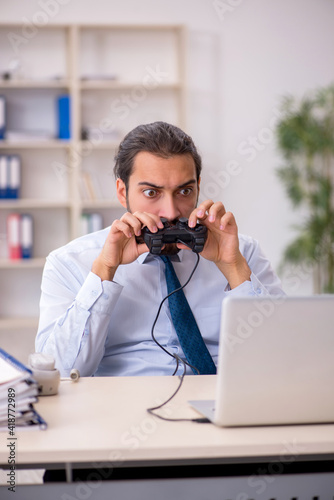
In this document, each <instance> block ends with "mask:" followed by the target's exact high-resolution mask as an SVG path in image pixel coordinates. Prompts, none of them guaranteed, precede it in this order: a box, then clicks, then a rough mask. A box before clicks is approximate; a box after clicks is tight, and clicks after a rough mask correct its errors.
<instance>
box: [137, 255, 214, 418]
mask: <svg viewBox="0 0 334 500" xmlns="http://www.w3.org/2000/svg"><path fill="white" fill-rule="evenodd" d="M196 257H197V261H196V263H195V266H194V268H193V270H192V271H191V273H190V276H189V278H188V279H187V281H186V282H185V284H184V285H182V286H180V287H179V288H176V289H175V290H173V291H172V292H170V293H169V294H168V295H166V297H164V298H163V299H162V301H161V302H160V305H159V308H158V312H157V314H156V317H155V319H154V322H153V325H152V328H151V337H152V339H153V341H154V342H155V343H156V344H157V345H158V346H159V347H160V349H162V350H163V351H164V352H165V353H166V354H168V355H169V356H171V357H172V358H174V359H175V360H176V368H175V370H174V373H173V375H172V376H174V375H175V374H176V373H177V370H178V368H179V366H180V363H181V364H182V365H183V372H182V374H181V375H180V376H179V380H180V382H179V385H178V387H177V388H176V390H175V391H174V393H173V394H172V395H171V396H170V397H169V398H168V399H167V400H166V401H164V402H163V403H161V404H160V405H158V406H153V407H152V408H147V410H146V411H147V412H148V413H150V414H151V415H154V416H155V417H157V418H160V419H161V420H167V421H168V422H197V423H211V422H210V420H208V419H207V418H168V417H163V416H162V415H159V414H157V413H155V411H156V410H159V409H160V408H162V407H163V406H165V405H166V404H167V403H169V402H170V401H171V400H172V399H173V398H174V397H175V396H176V394H177V393H178V392H179V390H180V389H181V386H182V384H183V380H184V377H185V375H186V371H187V366H189V367H190V368H194V370H196V371H197V373H198V374H200V373H199V371H198V370H197V368H196V367H194V366H192V365H191V364H190V363H188V361H185V360H183V359H182V358H180V356H178V355H177V354H173V353H171V352H169V351H168V350H167V349H166V348H165V347H163V346H162V345H161V344H160V343H159V342H158V341H157V339H156V338H155V335H154V328H155V325H156V323H157V321H158V318H159V315H160V312H161V308H162V306H163V304H164V302H165V301H166V300H167V299H168V298H169V297H170V296H171V295H173V294H174V293H176V292H178V291H180V290H182V289H183V288H185V287H186V286H187V285H188V283H189V281H190V280H191V278H192V277H193V275H194V272H195V271H196V269H197V266H198V264H199V259H200V256H199V254H198V253H196Z"/></svg>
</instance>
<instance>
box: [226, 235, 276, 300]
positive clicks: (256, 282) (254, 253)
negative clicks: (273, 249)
mask: <svg viewBox="0 0 334 500" xmlns="http://www.w3.org/2000/svg"><path fill="white" fill-rule="evenodd" d="M240 247H241V253H242V254H243V256H244V257H245V259H246V261H247V264H248V266H249V268H250V270H251V277H250V281H245V282H244V283H241V285H239V286H237V287H236V288H234V289H232V290H231V289H230V287H229V285H228V286H227V287H226V289H225V293H226V294H228V295H229V296H232V295H235V296H253V297H254V296H259V297H261V296H266V295H285V292H284V291H283V288H282V284H281V281H280V279H279V278H278V276H277V275H276V273H275V271H274V270H273V268H272V266H271V264H270V262H269V260H268V259H267V258H266V257H265V255H264V253H263V251H262V249H261V248H260V245H259V243H258V242H257V241H256V240H253V239H252V238H249V237H245V236H242V237H241V243H240Z"/></svg>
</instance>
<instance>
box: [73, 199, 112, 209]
mask: <svg viewBox="0 0 334 500" xmlns="http://www.w3.org/2000/svg"><path fill="white" fill-rule="evenodd" d="M81 208H83V209H88V208H89V209H90V208H97V209H98V208H120V204H119V202H114V201H110V200H83V201H82V202H81Z"/></svg>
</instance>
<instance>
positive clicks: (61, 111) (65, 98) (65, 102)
mask: <svg viewBox="0 0 334 500" xmlns="http://www.w3.org/2000/svg"><path fill="white" fill-rule="evenodd" d="M57 104H58V139H70V138H71V100H70V96H69V95H61V96H59V97H58V102H57Z"/></svg>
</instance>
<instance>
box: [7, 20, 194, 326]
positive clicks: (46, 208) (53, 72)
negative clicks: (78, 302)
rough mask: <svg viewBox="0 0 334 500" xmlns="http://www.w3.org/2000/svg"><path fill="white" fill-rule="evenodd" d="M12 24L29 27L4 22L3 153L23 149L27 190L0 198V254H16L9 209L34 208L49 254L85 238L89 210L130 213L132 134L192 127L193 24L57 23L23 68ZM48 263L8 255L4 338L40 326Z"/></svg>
mask: <svg viewBox="0 0 334 500" xmlns="http://www.w3.org/2000/svg"><path fill="white" fill-rule="evenodd" d="M15 27H16V28H17V30H16V29H15ZM11 28H13V29H15V31H17V33H19V32H21V28H22V26H21V25H20V23H18V24H16V23H13V24H8V23H1V22H0V50H1V54H2V60H3V61H4V65H5V66H4V68H3V72H4V71H5V70H7V71H8V69H11V70H12V71H13V73H12V75H11V76H12V78H11V79H10V80H4V79H3V78H2V75H1V77H0V94H3V95H4V96H5V98H6V113H7V116H8V121H7V139H0V156H5V155H19V156H20V165H21V172H20V174H21V189H20V195H21V197H20V198H19V199H0V255H1V256H2V257H4V256H6V255H8V251H7V223H6V219H7V215H8V214H9V213H11V212H17V213H19V214H20V213H30V214H31V215H32V217H33V225H34V238H33V243H34V255H36V256H43V255H44V256H46V255H48V254H49V253H50V252H51V251H52V250H53V249H55V248H59V247H61V246H63V245H65V244H66V243H67V242H68V241H70V240H73V239H75V238H77V237H78V236H81V232H82V226H83V224H82V217H81V216H82V215H83V214H87V215H89V214H91V213H98V214H100V216H101V217H102V220H103V225H104V227H105V226H107V225H109V224H111V222H112V220H113V219H115V218H118V217H119V216H120V213H123V211H124V209H123V207H122V206H121V205H120V203H119V202H118V200H117V195H116V190H115V183H114V179H113V164H114V156H115V152H116V151H117V150H118V147H119V144H120V142H121V141H122V140H123V137H124V136H125V134H127V133H128V132H130V130H132V129H134V128H135V127H136V126H138V125H140V124H141V123H148V122H154V121H166V122H169V123H174V124H175V125H177V126H179V127H181V128H186V122H185V117H186V109H187V106H186V81H185V75H186V30H185V27H184V26H182V25H178V24H173V25H170V24H164V25H158V24H155V25H153V24H152V25H150V24H138V25H137V24H103V25H102V24H101V25H98V24H89V23H88V24H81V23H69V24H66V23H61V22H59V23H58V22H57V23H56V24H52V22H50V23H47V25H45V26H40V27H39V29H38V36H36V37H31V38H30V39H29V43H27V44H24V47H22V50H21V47H20V54H19V56H20V57H19V61H18V63H19V64H18V65H17V66H16V67H15V64H14V66H13V64H10V63H11V62H12V59H13V53H12V52H13V49H12V47H11V46H10V44H9V43H8V32H9V30H10V29H11ZM7 61H8V63H7ZM6 64H7V66H6ZM60 94H68V95H69V97H70V117H71V124H70V130H71V139H69V140H60V139H58V138H57V137H58V129H59V120H58V115H59V113H58V105H57V98H58V96H59V95H60ZM84 129H86V130H87V137H89V138H88V139H87V140H81V137H85V136H82V131H83V130H84ZM10 131H11V132H12V133H11V134H10ZM15 131H16V133H15ZM25 131H26V133H25ZM34 131H35V132H34ZM43 134H44V135H43ZM2 165H3V164H2ZM44 265H45V258H44V257H37V258H32V259H20V260H9V259H5V258H1V259H0V275H1V279H0V296H1V307H2V309H1V314H2V316H3V319H1V317H0V329H1V330H2V331H3V335H5V334H6V333H5V329H12V328H13V329H14V328H17V329H18V330H19V329H22V330H24V329H25V328H30V327H31V328H36V329H37V325H38V319H37V318H31V317H30V318H29V317H28V316H29V315H32V314H33V315H35V316H37V315H38V303H39V300H40V286H41V275H42V271H43V267H44ZM17 315H18V317H17ZM19 315H21V316H23V317H22V318H20V316H19Z"/></svg>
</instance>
